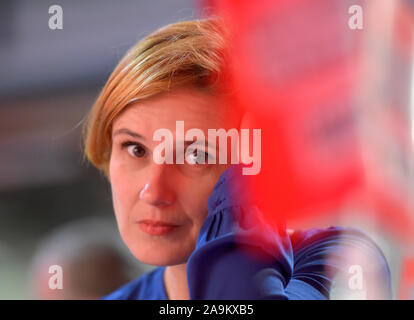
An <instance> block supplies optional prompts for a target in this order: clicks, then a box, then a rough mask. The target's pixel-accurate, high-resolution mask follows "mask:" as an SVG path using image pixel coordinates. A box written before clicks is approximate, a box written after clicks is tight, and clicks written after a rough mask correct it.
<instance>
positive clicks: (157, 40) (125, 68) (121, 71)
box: [83, 18, 226, 178]
mask: <svg viewBox="0 0 414 320" xmlns="http://www.w3.org/2000/svg"><path fill="white" fill-rule="evenodd" d="M225 38H226V37H225V32H224V28H223V26H222V23H221V22H220V20H219V19H217V18H209V19H203V20H193V21H185V22H178V23H174V24H171V25H167V26H165V27H163V28H160V29H158V30H156V31H155V32H153V33H151V34H150V35H148V36H147V37H145V38H144V39H142V40H141V41H139V42H138V43H137V44H136V45H134V46H133V47H132V48H131V49H129V50H128V51H127V53H126V54H125V56H124V57H123V58H122V59H121V61H120V62H119V63H118V65H117V66H116V68H115V70H114V71H113V72H112V74H111V75H110V77H109V79H108V81H107V82H106V84H105V86H104V88H103V89H102V90H101V92H100V94H99V96H98V98H97V99H96V101H95V103H94V105H93V107H92V109H91V110H90V112H89V115H88V118H87V121H86V122H85V125H84V129H83V143H84V146H83V148H84V156H85V158H87V159H88V160H89V161H90V162H91V163H92V164H93V165H94V166H95V167H96V168H98V169H99V170H100V171H102V172H103V173H104V174H105V175H106V177H107V178H109V172H108V167H109V160H110V154H111V147H112V138H111V131H112V124H113V121H114V119H115V118H116V117H117V116H118V115H119V114H120V113H121V112H122V111H123V110H124V109H125V108H126V107H127V106H128V105H129V104H131V103H132V102H135V101H139V100H143V99H148V98H150V97H153V96H155V95H157V94H160V93H162V92H165V91H169V90H171V89H173V88H177V87H193V88H196V89H199V90H203V91H204V90H207V91H209V92H218V91H219V90H218V88H219V86H218V83H220V82H222V81H221V80H220V79H221V74H222V67H223V65H224V63H225V62H224V61H225V53H224V52H225V45H226V40H225Z"/></svg>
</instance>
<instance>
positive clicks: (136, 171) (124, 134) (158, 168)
mask: <svg viewBox="0 0 414 320" xmlns="http://www.w3.org/2000/svg"><path fill="white" fill-rule="evenodd" d="M229 118H230V117H229V114H228V113H227V112H226V108H225V107H224V106H223V105H221V102H220V101H219V100H218V99H217V98H215V97H213V96H209V95H207V94H205V93H201V92H198V91H195V90H176V91H173V92H171V93H167V94H162V95H159V96H156V97H153V98H151V99H148V100H146V101H141V102H138V103H135V104H132V105H130V106H129V107H127V108H126V109H125V110H124V111H123V112H122V113H121V114H120V115H119V116H118V117H117V118H116V120H115V121H114V123H113V126H112V150H111V158H110V164H109V176H110V181H111V189H112V198H113V205H114V210H115V215H116V219H117V223H118V227H119V231H120V234H121V237H122V239H123V240H124V242H125V243H126V245H127V246H128V248H129V249H130V250H131V252H132V253H133V255H134V256H135V257H136V258H137V259H138V260H140V261H142V262H143V263H148V264H153V265H174V264H180V263H185V262H186V261H187V258H188V257H189V255H190V254H191V253H192V251H193V250H194V248H195V243H196V240H197V236H198V233H199V231H200V228H201V226H202V224H203V222H204V219H205V217H206V215H207V200H208V197H209V196H210V194H211V192H212V189H213V187H214V185H215V183H216V182H217V180H218V178H219V176H220V174H221V173H222V172H223V171H224V170H225V169H226V168H227V167H228V165H227V164H208V163H207V160H206V161H205V162H206V164H197V163H196V164H188V163H187V162H186V161H184V164H177V163H176V161H175V160H176V158H175V155H176V151H177V150H176V144H175V143H176V142H179V143H180V142H183V143H184V141H177V139H178V140H180V139H181V137H180V135H179V134H178V135H176V121H184V130H185V132H186V131H187V130H189V129H192V128H198V129H201V130H202V131H203V132H204V136H205V137H206V139H207V137H208V129H219V128H223V129H225V130H228V128H232V127H235V126H234V125H233V126H231V123H229V120H228V119H229ZM161 128H163V129H168V130H170V131H171V133H172V134H173V137H174V163H173V164H166V163H163V164H157V163H155V162H154V160H153V153H154V151H155V152H156V150H155V149H156V147H157V145H159V144H160V143H161V142H160V141H154V140H153V134H154V131H156V130H157V129H161ZM190 143H191V142H190V141H187V142H185V143H184V145H187V146H188V145H189V144H190ZM213 147H214V146H213ZM217 150H218V147H217ZM184 151H185V147H184ZM201 151H204V152H207V153H211V152H210V151H211V148H210V150H209V149H208V148H207V143H206V146H205V147H204V146H203V147H200V148H199V149H198V152H197V153H190V157H192V156H193V155H194V156H193V157H192V160H197V159H200V158H199V157H201V156H202V157H204V154H203V153H202V152H201ZM218 156H219V154H218V153H217V154H216V158H217V159H218ZM229 156H230V155H229ZM229 158H230V157H229ZM190 160H191V159H190ZM196 162H200V161H196ZM217 163H218V161H217Z"/></svg>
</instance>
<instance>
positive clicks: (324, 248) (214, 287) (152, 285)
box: [102, 166, 392, 300]
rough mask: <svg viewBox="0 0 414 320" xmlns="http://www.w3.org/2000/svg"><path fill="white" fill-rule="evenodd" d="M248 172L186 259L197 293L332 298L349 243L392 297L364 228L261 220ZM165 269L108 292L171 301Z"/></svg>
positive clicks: (229, 190) (220, 194)
mask: <svg viewBox="0 0 414 320" xmlns="http://www.w3.org/2000/svg"><path fill="white" fill-rule="evenodd" d="M242 179H243V177H242V175H241V167H240V166H232V167H230V168H229V169H227V170H226V171H225V172H224V173H223V174H222V175H221V177H220V179H219V181H218V182H217V184H216V186H215V187H214V189H213V193H212V195H211V196H210V198H209V200H208V207H209V212H208V215H207V218H206V220H205V222H204V224H203V226H202V227H201V230H200V233H199V235H198V238H197V243H196V248H195V250H194V252H193V253H192V254H191V255H190V257H189V259H188V261H187V280H188V286H189V292H190V298H191V299H203V300H204V299H278V300H279V299H283V300H286V299H312V300H313V299H317V300H322V299H329V297H330V288H331V285H332V282H333V281H334V278H335V276H336V275H337V274H338V273H342V274H347V273H348V267H349V264H350V262H349V261H347V260H346V258H345V255H344V254H343V253H344V250H346V249H351V250H353V252H358V253H360V254H361V255H363V256H364V257H366V258H367V259H369V261H370V268H369V269H370V270H369V271H368V272H370V273H371V274H368V275H367V274H364V276H366V277H368V279H369V278H374V279H375V280H376V286H375V290H376V291H380V292H382V296H380V298H383V299H391V298H392V294H391V276H390V271H389V267H388V264H387V261H386V259H385V257H384V255H383V254H382V252H381V250H380V248H379V247H378V246H377V245H376V244H375V243H374V242H373V241H372V239H371V238H369V237H368V236H367V235H366V234H364V233H363V232H361V231H359V230H357V229H355V228H344V227H330V228H326V229H310V230H306V231H295V232H293V233H288V232H286V229H285V228H284V227H280V226H279V227H278V228H275V227H273V228H271V227H270V226H269V225H267V224H266V223H262V221H263V220H262V215H261V212H260V211H259V210H258V207H257V206H256V204H255V203H254V201H253V200H252V199H251V198H249V193H248V192H247V191H246V189H245V185H244V183H243V180H242ZM244 179H245V178H244ZM164 270H165V267H158V268H156V269H154V270H153V271H151V272H149V273H146V274H144V275H142V276H140V277H139V278H137V279H135V280H134V281H131V282H129V283H127V284H126V285H124V286H122V287H121V288H119V289H117V290H116V291H114V292H113V293H111V294H109V295H107V296H105V297H103V298H102V299H106V300H115V299H117V300H118V299H122V300H136V299H139V300H141V299H142V300H167V299H168V297H167V294H166V290H165V287H164V281H163V275H164ZM373 273H375V274H373ZM378 279H379V280H378ZM368 291H369V288H368ZM369 297H370V296H369V292H368V298H369ZM377 298H378V296H377Z"/></svg>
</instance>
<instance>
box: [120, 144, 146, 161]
mask: <svg viewBox="0 0 414 320" xmlns="http://www.w3.org/2000/svg"><path fill="white" fill-rule="evenodd" d="M122 148H128V153H129V154H130V155H131V156H133V157H136V158H142V157H144V156H145V154H146V150H145V147H144V146H142V145H141V144H139V143H136V142H132V141H126V142H124V143H123V144H122Z"/></svg>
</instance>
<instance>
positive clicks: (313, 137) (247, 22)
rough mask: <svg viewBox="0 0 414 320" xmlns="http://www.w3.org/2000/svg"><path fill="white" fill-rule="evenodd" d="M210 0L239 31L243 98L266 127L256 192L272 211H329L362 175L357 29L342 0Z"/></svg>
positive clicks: (235, 66) (279, 214) (290, 214)
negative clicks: (357, 108)
mask: <svg viewBox="0 0 414 320" xmlns="http://www.w3.org/2000/svg"><path fill="white" fill-rule="evenodd" d="M210 6H213V7H215V8H216V12H217V13H219V14H220V15H221V16H223V17H224V19H225V21H226V23H228V28H229V30H230V32H231V38H232V43H231V49H230V51H231V52H230V55H231V57H232V64H231V65H230V67H229V70H228V71H229V73H230V74H231V75H232V81H233V84H234V86H235V87H236V88H240V91H238V92H239V96H238V104H239V106H240V107H241V108H242V109H245V110H247V111H250V112H251V113H253V114H254V115H255V117H256V120H257V123H258V124H259V127H260V128H261V129H262V145H263V147H262V150H263V153H262V171H261V173H260V174H259V175H258V177H257V185H256V187H255V191H256V192H257V194H258V196H260V197H263V198H264V199H265V203H264V207H265V209H266V210H265V213H267V218H268V219H269V220H272V221H274V220H280V219H281V218H284V219H286V220H289V221H293V220H296V219H301V218H304V217H308V216H315V215H321V214H326V213H327V212H328V211H329V210H330V209H332V208H334V207H336V206H337V204H338V202H340V201H342V199H343V196H344V195H345V194H346V193H347V192H349V190H350V189H352V188H355V187H356V186H358V185H360V183H361V180H362V164H361V159H360V154H359V152H358V151H359V148H358V140H357V137H356V131H355V129H356V121H355V120H356V118H355V112H354V107H353V105H352V102H353V101H352V100H353V96H352V94H353V90H354V85H355V79H356V77H357V76H358V65H357V63H356V62H357V59H356V54H357V53H356V51H355V50H356V44H357V41H358V39H359V37H358V34H356V33H352V34H351V32H350V30H349V29H348V28H347V23H348V15H347V14H344V13H346V12H347V8H346V7H345V6H344V5H343V0H289V1H287V0H280V1H270V0H268V1H260V2H252V1H232V0H228V1H212V2H210ZM344 26H345V27H344ZM269 213H271V214H269Z"/></svg>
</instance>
